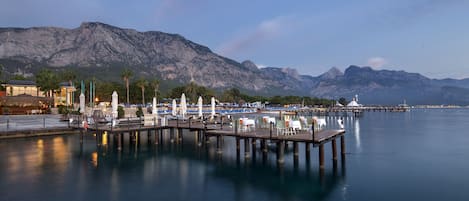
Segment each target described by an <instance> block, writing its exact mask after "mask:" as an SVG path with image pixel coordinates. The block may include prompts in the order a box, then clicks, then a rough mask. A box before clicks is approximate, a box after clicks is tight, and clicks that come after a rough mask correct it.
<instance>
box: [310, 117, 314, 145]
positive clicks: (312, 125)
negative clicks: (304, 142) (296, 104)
mask: <svg viewBox="0 0 469 201" xmlns="http://www.w3.org/2000/svg"><path fill="white" fill-rule="evenodd" d="M311 131H312V137H313V141H314V121H313V123H312V124H311Z"/></svg>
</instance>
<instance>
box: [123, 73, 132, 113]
mask: <svg viewBox="0 0 469 201" xmlns="http://www.w3.org/2000/svg"><path fill="white" fill-rule="evenodd" d="M132 75H133V72H132V71H131V70H129V69H127V68H125V69H124V70H123V71H122V74H121V77H122V79H123V80H124V82H125V88H126V89H127V104H129V102H130V101H129V79H130V77H132Z"/></svg>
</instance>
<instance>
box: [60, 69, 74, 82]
mask: <svg viewBox="0 0 469 201" xmlns="http://www.w3.org/2000/svg"><path fill="white" fill-rule="evenodd" d="M62 78H63V79H64V81H66V82H68V85H69V86H72V85H73V81H75V79H76V78H77V75H76V73H75V71H73V70H66V71H64V73H63V75H62Z"/></svg>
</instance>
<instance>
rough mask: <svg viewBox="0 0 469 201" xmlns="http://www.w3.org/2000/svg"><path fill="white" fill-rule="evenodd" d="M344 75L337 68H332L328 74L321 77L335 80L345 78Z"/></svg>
mask: <svg viewBox="0 0 469 201" xmlns="http://www.w3.org/2000/svg"><path fill="white" fill-rule="evenodd" d="M343 75H344V73H343V72H342V71H340V70H339V69H338V68H336V67H332V68H331V69H329V70H328V71H327V72H325V73H323V74H322V75H320V76H319V78H321V79H335V78H337V77H340V76H343Z"/></svg>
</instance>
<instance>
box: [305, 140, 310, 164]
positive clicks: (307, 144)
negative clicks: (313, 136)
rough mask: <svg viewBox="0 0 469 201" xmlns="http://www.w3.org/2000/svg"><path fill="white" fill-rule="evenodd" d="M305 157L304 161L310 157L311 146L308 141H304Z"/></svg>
mask: <svg viewBox="0 0 469 201" xmlns="http://www.w3.org/2000/svg"><path fill="white" fill-rule="evenodd" d="M305 157H306V161H310V159H311V146H310V144H309V142H305Z"/></svg>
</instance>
